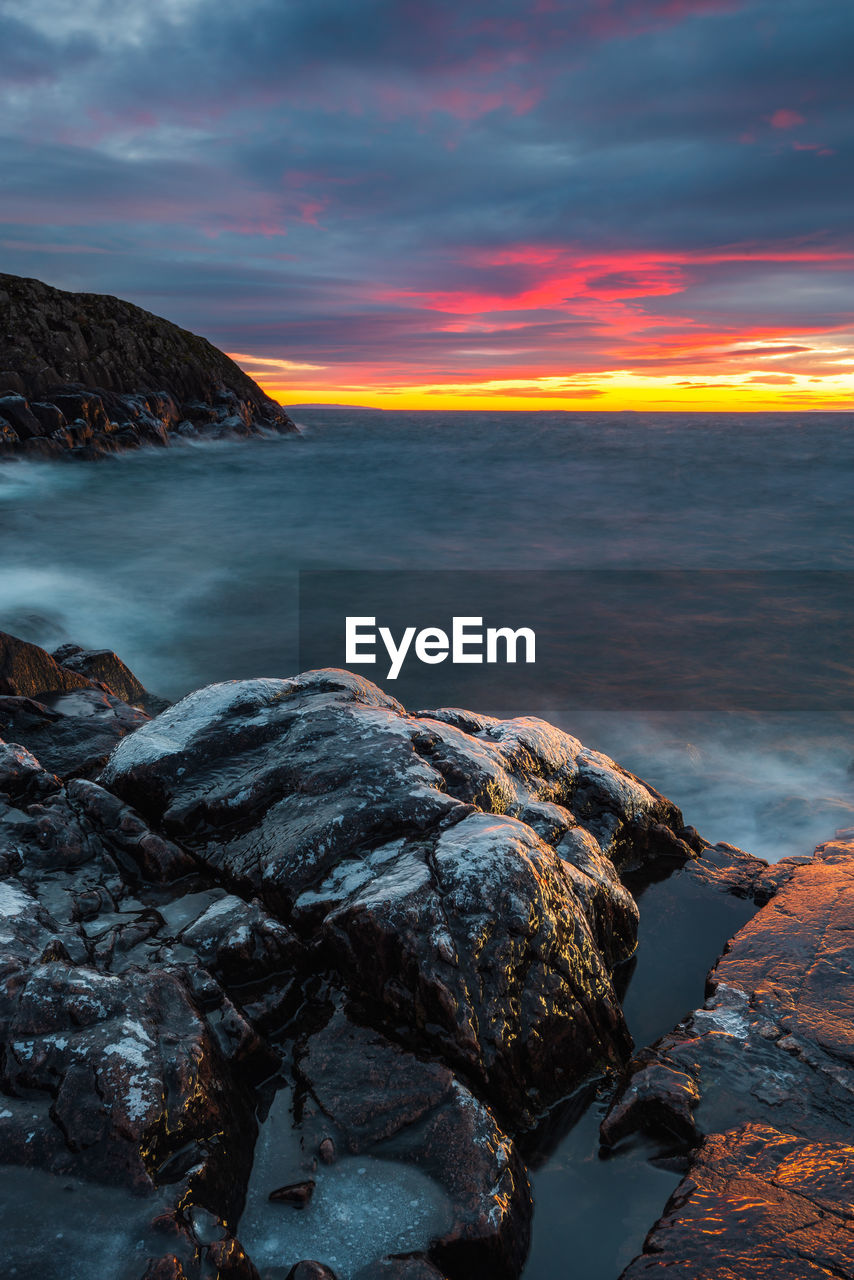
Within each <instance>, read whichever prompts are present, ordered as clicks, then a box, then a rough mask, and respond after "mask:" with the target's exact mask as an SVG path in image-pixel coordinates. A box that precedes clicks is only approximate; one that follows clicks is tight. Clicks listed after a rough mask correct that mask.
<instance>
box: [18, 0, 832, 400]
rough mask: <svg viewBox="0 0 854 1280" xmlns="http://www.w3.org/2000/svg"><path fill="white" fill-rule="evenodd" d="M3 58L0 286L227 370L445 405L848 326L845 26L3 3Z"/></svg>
mask: <svg viewBox="0 0 854 1280" xmlns="http://www.w3.org/2000/svg"><path fill="white" fill-rule="evenodd" d="M0 39H2V40H3V44H4V49H5V50H7V51H8V52H6V53H5V54H4V67H3V72H2V89H3V117H2V124H1V125H0V128H2V131H3V135H4V136H3V137H2V139H0V165H2V170H3V173H4V194H3V202H2V208H1V209H0V217H2V225H0V248H2V253H3V261H4V263H5V265H6V269H8V270H13V271H20V272H21V273H23V274H38V275H41V276H42V277H44V278H47V279H49V280H51V281H52V282H54V283H57V284H60V285H64V286H66V287H75V288H84V287H88V288H97V289H104V290H108V291H111V292H118V293H122V294H124V295H125V296H129V297H132V298H134V299H135V300H137V301H140V302H142V303H143V305H148V306H151V307H153V308H155V309H158V308H159V309H161V310H163V311H165V312H166V313H167V314H169V315H171V316H172V317H173V318H175V319H176V320H179V321H180V322H182V323H186V324H191V325H192V326H193V327H196V328H201V329H204V330H205V331H206V332H208V333H209V334H210V335H211V336H212V337H213V338H214V339H215V340H217V341H219V342H220V343H222V344H223V345H226V346H228V347H229V348H230V349H232V350H237V351H250V350H251V351H254V352H256V353H258V354H261V353H267V354H269V355H275V356H281V357H283V358H289V357H290V358H294V359H300V360H305V361H308V360H311V359H312V358H313V359H315V360H316V361H317V362H318V363H322V364H330V365H334V364H335V363H336V362H340V363H342V364H358V363H360V362H363V363H364V364H365V365H366V366H367V365H371V364H374V363H377V362H385V363H386V364H388V362H389V360H390V359H391V353H390V349H392V350H393V353H394V355H395V357H396V358H397V359H398V360H399V363H400V365H401V368H404V369H405V368H406V367H409V368H412V369H416V368H417V369H418V370H419V373H422V372H425V371H431V370H432V372H433V373H434V374H436V375H437V379H436V380H438V375H439V374H440V373H447V372H448V371H449V370H450V371H453V369H454V368H458V367H461V366H467V364H468V363H477V364H478V367H479V368H480V369H481V370H486V369H492V370H493V371H494V372H495V376H501V371H502V370H506V369H507V368H508V367H510V366H519V367H522V366H525V367H529V366H533V365H536V366H537V367H541V366H546V365H548V363H549V361H551V362H552V364H555V362H557V361H558V360H560V361H570V362H571V361H573V360H577V361H578V363H579V365H589V364H591V363H593V364H595V362H596V359H597V352H598V356H599V363H600V367H611V366H610V364H609V361H610V359H611V351H612V349H613V347H614V335H615V334H617V333H620V334H626V333H628V332H629V331H630V329H631V326H632V322H633V318H634V319H637V322H638V324H637V328H638V334H639V336H640V335H642V334H647V333H648V330H647V329H646V328H645V325H646V322H647V321H648V320H649V319H650V317H651V316H654V317H658V318H659V320H660V322H661V326H663V327H664V328H665V329H666V328H667V327H668V326H670V327H671V328H672V327H673V326H674V325H676V324H677V322H680V323H682V324H683V325H688V324H690V325H691V326H693V327H695V328H699V329H703V328H706V329H710V330H711V329H715V330H717V331H728V328H731V329H732V330H733V332H735V330H736V329H738V327H739V326H745V334H746V337H748V338H749V337H750V335H751V334H754V335H755V336H757V338H759V337H760V336H761V335H762V334H763V333H771V332H778V331H780V330H781V329H784V328H786V326H789V328H790V329H791V331H792V333H798V332H799V331H800V330H804V331H812V330H816V329H819V328H825V329H834V328H837V329H841V328H842V327H843V326H844V325H845V324H847V323H849V321H850V319H851V305H850V302H849V301H848V300H847V299H848V298H849V297H850V293H849V290H850V283H851V281H850V265H851V264H850V262H847V261H846V260H845V258H844V256H842V255H843V254H844V252H845V251H847V250H850V249H852V247H854V246H852V234H851V227H850V208H851V207H852V200H854V164H852V143H851V137H852V126H854V109H852V93H851V89H850V54H851V50H852V48H854V8H852V7H851V6H850V5H848V4H846V3H844V2H843V0H774V3H771V2H770V0H758V2H757V0H693V2H692V0H589V2H587V3H578V2H577V0H573V3H564V2H562V0H533V2H532V3H526V4H523V3H521V0H491V3H488V4H487V3H485V2H484V0H473V2H472V3H466V4H464V5H461V4H459V3H450V0H447V2H446V0H441V2H437V0H434V2H432V3H420V4H416V3H409V2H408V0H362V2H361V3H360V4H358V5H354V4H353V3H352V0H310V2H309V0H285V2H284V3H283V2H282V0H262V2H258V3H248V4H243V5H241V6H236V5H226V4H223V3H222V2H221V0H155V2H154V3H152V4H151V5H150V6H149V7H148V8H146V9H145V10H143V9H142V8H141V7H139V9H138V11H137V12H134V13H133V14H130V15H129V14H128V13H127V12H122V11H121V10H120V9H117V7H116V6H110V5H108V4H107V3H105V0H81V3H79V4H76V5H74V6H73V7H72V6H71V5H70V4H69V3H67V0H44V2H43V3H42V4H41V5H40V6H38V7H35V6H31V5H27V4H25V3H23V0H6V2H5V3H4V4H3V5H2V13H0ZM733 246H749V247H752V248H753V249H757V248H758V249H760V250H761V249H763V248H764V249H766V250H767V251H768V256H767V259H765V260H763V259H762V258H761V255H760V256H757V255H756V254H754V256H753V258H752V259H751V260H750V261H749V263H745V262H741V263H738V262H735V263H733V261H731V260H728V259H727V258H726V254H725V253H721V252H720V251H721V250H726V249H731V248H732V247H733ZM804 247H807V248H809V249H811V250H812V251H814V255H817V256H814V258H813V259H811V260H810V261H809V262H807V263H804V262H803V261H799V260H798V253H799V251H801V250H803V249H804ZM539 251H542V254H541V255H540V257H539V258H538V253H539ZM822 253H825V254H826V258H825V260H824V261H821V260H820V255H821V254H822ZM715 255H717V257H716V256H715ZM550 281H552V282H556V283H555V284H554V287H553V288H552V287H551V286H550V283H549V282H550ZM467 298H470V299H471V300H472V302H471V306H470V307H469V306H468V304H467V302H466V299H467ZM461 316H463V317H465V316H468V317H473V318H472V319H471V322H470V323H469V322H467V321H465V320H461V319H460V317H461ZM478 316H480V317H481V318H483V317H486V318H487V319H486V320H484V321H483V324H482V326H481V330H479V329H478V322H477V320H476V317H478ZM490 317H491V319H490ZM597 344H598V346H597ZM796 345H797V344H796ZM469 351H472V352H475V353H477V352H483V353H485V354H482V355H472V356H468V355H467V354H466V352H469ZM638 359H639V360H640V359H645V357H643V356H642V355H641V353H640V352H639V353H638ZM661 359H662V360H664V359H665V357H664V356H662V357H661ZM449 362H450V363H449Z"/></svg>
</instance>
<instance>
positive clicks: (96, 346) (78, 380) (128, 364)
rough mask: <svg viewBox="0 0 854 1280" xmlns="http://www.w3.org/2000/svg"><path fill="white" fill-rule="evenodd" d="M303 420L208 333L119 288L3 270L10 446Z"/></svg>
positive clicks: (254, 428)
mask: <svg viewBox="0 0 854 1280" xmlns="http://www.w3.org/2000/svg"><path fill="white" fill-rule="evenodd" d="M295 430H296V428H295V427H294V424H293V422H292V421H291V419H290V418H289V417H288V415H287V414H286V413H285V411H284V410H283V409H282V408H281V406H280V405H278V404H276V402H275V401H273V400H271V399H270V398H269V396H267V395H265V393H264V392H263V391H262V390H261V388H260V387H259V386H258V385H257V384H256V383H255V382H253V381H252V379H251V378H250V377H249V376H248V375H247V374H245V373H244V372H243V370H242V369H240V368H239V367H238V366H237V365H236V364H235V363H234V361H233V360H230V359H229V358H228V356H226V355H224V354H223V352H221V351H219V350H218V349H217V348H216V347H214V346H213V345H212V344H211V343H210V342H208V341H207V340H206V339H205V338H201V337H199V336H198V335H196V334H193V333H188V332H187V330H185V329H180V328H179V327H178V326H177V325H174V324H171V323H170V322H169V321H168V320H163V319H161V318H160V317H158V316H154V315H152V314H151V313H150V312H148V311H143V310H142V308H141V307H136V306H134V305H133V304H132V303H130V302H124V301H122V299H120V298H114V297H110V296H108V295H104V294H96V293H66V292H64V291H63V290H61V289H54V288H52V287H51V286H49V285H46V284H43V283H42V282H41V281H39V280H27V279H22V278H21V277H19V276H10V275H2V274H0V451H3V452H9V451H12V452H26V453H30V454H37V455H43V456H54V455H57V456H58V455H61V454H65V453H72V454H75V455H77V456H84V457H92V456H97V455H100V454H103V453H113V452H117V451H119V450H122V449H128V448H135V447H138V446H139V445H141V444H147V443H150V444H167V443H168V442H169V437H170V435H177V436H181V437H190V438H192V437H194V436H199V435H204V436H208V437H209V436H212V435H213V436H229V435H234V436H241V435H255V434H259V433H263V432H266V431H272V432H276V433H285V432H292V431H295Z"/></svg>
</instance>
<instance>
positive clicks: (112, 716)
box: [0, 631, 166, 778]
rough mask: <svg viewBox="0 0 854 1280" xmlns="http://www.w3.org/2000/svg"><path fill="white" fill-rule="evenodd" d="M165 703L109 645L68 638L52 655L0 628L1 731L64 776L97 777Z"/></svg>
mask: <svg viewBox="0 0 854 1280" xmlns="http://www.w3.org/2000/svg"><path fill="white" fill-rule="evenodd" d="M165 705H166V703H165V702H164V701H163V699H162V698H158V697H156V696H155V695H154V694H151V693H149V692H148V691H147V690H146V689H144V688H143V686H142V685H141V684H140V682H139V681H138V680H137V678H136V676H134V675H133V673H132V672H131V671H129V670H128V668H127V667H126V666H125V664H124V663H123V662H122V661H121V659H120V658H118V657H117V656H116V654H114V653H113V652H112V651H111V650H109V649H99V650H88V649H83V648H81V647H80V646H79V645H63V646H62V647H61V648H60V649H57V651H56V652H55V653H54V654H52V655H51V654H49V653H48V652H47V651H46V650H44V649H41V648H39V646H38V645H35V644H29V643H27V642H26V641H24V640H18V639H17V638H16V637H15V636H10V635H7V634H6V633H5V632H2V631H0V734H3V736H4V737H6V738H7V739H8V740H11V741H13V742H16V743H18V744H20V745H22V746H25V747H27V748H28V749H29V750H30V751H32V752H33V754H34V755H36V756H37V757H38V759H39V761H40V762H41V763H42V764H43V765H44V766H45V768H47V769H49V770H50V771H51V772H52V773H57V774H59V775H60V776H61V777H63V778H68V777H89V776H92V775H93V774H94V773H96V772H97V771H98V769H100V768H102V767H103V765H104V763H105V762H106V759H107V757H108V756H109V754H110V752H111V751H112V749H113V747H114V746H115V745H116V743H117V742H118V740H119V739H120V738H122V737H123V736H124V735H125V734H127V733H132V732H133V730H134V729H138V728H139V726H140V725H141V724H143V723H144V722H145V721H146V720H147V719H148V716H149V713H151V712H154V711H157V710H160V709H161V708H163V707H164V706H165Z"/></svg>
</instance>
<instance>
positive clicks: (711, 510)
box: [0, 408, 854, 859]
mask: <svg viewBox="0 0 854 1280" xmlns="http://www.w3.org/2000/svg"><path fill="white" fill-rule="evenodd" d="M295 417H296V419H297V421H298V422H299V424H300V426H301V427H302V432H303V433H302V435H301V437H300V438H296V439H282V440H275V441H267V440H259V441H248V442H240V443H220V444H209V445H204V446H187V445H184V446H176V447H173V448H171V449H169V450H157V451H154V450H150V451H145V452H141V453H137V454H129V455H124V456H121V457H118V458H115V459H110V460H108V461H105V462H102V463H97V464H88V465H87V464H73V463H46V462H26V461H25V462H8V463H5V464H3V465H2V466H0V539H2V542H0V545H1V546H2V558H0V626H2V627H4V628H5V629H7V630H10V631H12V632H15V633H16V634H19V635H22V636H24V637H26V638H28V639H31V640H34V641H37V642H38V643H41V644H45V645H47V646H49V647H53V646H55V645H57V644H59V643H61V642H62V641H65V640H69V639H70V640H75V641H77V642H78V643H81V644H84V645H87V646H95V647H110V648H113V649H115V650H116V651H117V652H118V653H119V654H120V655H121V656H122V657H123V658H124V659H125V661H127V662H128V664H129V665H130V666H131V667H132V668H133V669H134V670H135V671H136V672H137V674H138V675H139V676H140V678H141V679H142V680H143V682H144V683H145V684H146V685H147V686H148V687H149V688H150V689H152V690H154V691H156V692H159V693H162V694H165V695H166V696H169V697H173V698H174V697H177V696H179V695H181V694H183V693H185V692H187V691H188V690H190V689H192V688H195V687H198V686H199V685H202V684H205V683H209V682H211V681H213V680H221V679H228V678H231V677H242V676H255V675H289V674H292V673H293V672H295V671H296V670H297V668H298V643H297V581H298V573H299V571H300V570H301V569H398V570H399V569H479V570H487V569H489V570H501V569H503V570H514V571H519V570H522V571H525V570H533V569H537V570H542V569H594V570H595V569H603V570H604V569H630V570H650V569H655V570H659V569H681V570H691V569H701V568H704V569H739V570H745V569H784V570H794V569H798V570H800V569H806V570H815V569H818V570H822V569H837V570H840V569H841V570H852V569H854V520H852V517H851V497H850V495H851V491H852V484H851V481H852V472H853V471H854V415H850V414H821V415H819V414H812V415H810V414H805V415H782V414H776V415H775V414H759V415H743V416H742V415H732V414H721V415H706V414H702V415H682V414H669V415H639V414H616V415H597V414H567V413H536V414H532V413H518V414H481V413H477V414H474V413H472V414H463V413H453V414H440V413H427V412H424V413H403V414H388V413H386V414H381V413H374V412H371V411H362V410H345V409H317V408H315V409H310V410H309V409H304V410H298V411H296V413H295ZM732 607H733V610H734V611H735V610H736V609H737V608H738V603H737V601H736V600H733V602H732ZM625 661H626V662H627V663H628V662H631V661H632V651H631V646H630V645H627V647H626V653H625ZM846 681H847V682H850V669H849V668H843V669H841V671H840V696H841V694H842V691H843V687H842V686H843V682H846ZM848 695H849V696H848V702H849V703H850V690H849V691H848ZM507 698H508V702H509V703H510V706H509V708H508V709H509V710H510V711H512V712H514V713H516V714H525V713H526V712H527V711H528V710H529V708H527V707H526V706H525V705H521V704H520V705H518V706H516V705H514V704H513V687H512V682H511V681H508V684H507ZM842 701H843V702H844V701H845V699H842ZM475 709H482V710H489V708H477V707H476V708H475ZM549 718H551V719H553V720H554V721H555V722H556V723H558V724H560V725H561V726H562V727H564V728H566V729H568V730H569V731H571V732H573V733H575V734H576V735H577V736H579V737H581V738H582V739H583V740H584V741H585V742H586V743H587V744H588V745H590V746H594V747H597V748H599V749H601V750H604V751H606V752H607V753H608V754H610V755H613V756H614V757H615V758H617V759H618V760H620V761H621V763H623V764H625V765H626V766H627V767H629V768H631V769H632V770H634V771H635V772H636V773H638V774H640V775H641V776H642V777H643V778H645V779H646V780H647V781H649V782H651V783H653V784H654V785H655V786H657V787H658V788H659V789H661V790H662V791H664V792H665V793H666V794H667V795H669V796H670V798H671V799H673V800H674V801H676V802H677V803H678V804H679V805H680V806H681V807H682V809H683V812H684V814H685V817H686V820H687V821H688V822H691V823H693V824H694V825H695V826H696V827H697V828H698V829H699V830H700V831H701V832H702V833H703V834H704V835H705V836H706V837H707V838H708V839H711V840H727V841H729V842H730V843H733V844H738V845H740V846H742V847H744V848H747V849H749V850H750V851H751V852H753V853H757V854H759V855H760V856H763V857H766V858H769V859H776V858H779V857H781V856H784V855H786V854H792V853H807V852H809V851H810V850H811V849H812V847H813V846H814V845H815V843H816V842H817V841H819V840H821V839H824V838H827V837H828V836H830V835H832V834H833V832H834V830H836V829H837V828H840V827H847V826H851V825H852V824H854V777H852V759H854V743H853V742H852V734H851V728H852V723H851V722H852V715H851V713H850V712H848V711H845V710H838V711H837V710H834V708H833V706H832V699H827V698H825V699H824V700H823V703H822V706H821V707H820V708H818V707H817V708H816V709H815V711H809V710H806V711H798V712H788V713H785V714H782V713H781V714H775V715H770V714H764V713H758V712H751V713H748V712H744V711H741V712H739V711H735V710H733V711H726V710H722V711H716V712H715V713H714V714H712V713H709V712H707V711H706V712H701V711H699V710H698V711H696V712H692V711H690V709H689V710H686V709H685V708H684V707H683V708H681V709H680V710H679V711H674V710H672V709H670V708H668V707H667V706H666V705H665V706H662V707H661V709H660V710H655V711H653V712H648V713H644V714H640V713H637V712H633V713H631V714H630V713H617V712H614V711H613V710H612V709H609V708H602V709H601V710H597V709H596V708H595V707H593V708H589V707H587V708H585V710H584V711H583V712H577V711H570V710H567V709H566V708H563V707H561V706H555V707H554V709H553V710H550V712H549Z"/></svg>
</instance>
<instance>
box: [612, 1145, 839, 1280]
mask: <svg viewBox="0 0 854 1280" xmlns="http://www.w3.org/2000/svg"><path fill="white" fill-rule="evenodd" d="M852 1157H854V1150H852V1148H851V1147H850V1146H848V1145H846V1144H844V1143H841V1142H829V1143H820V1142H809V1141H807V1140H805V1139H803V1138H798V1137H795V1136H793V1135H792V1134H787V1133H780V1132H779V1131H778V1130H776V1129H773V1128H770V1127H769V1126H767V1125H760V1124H749V1125H747V1126H745V1127H744V1128H743V1129H740V1130H736V1131H733V1132H729V1133H726V1134H721V1135H716V1136H715V1137H712V1138H709V1139H708V1140H707V1141H706V1142H705V1143H704V1144H703V1147H702V1148H701V1150H700V1152H699V1153H698V1155H697V1158H696V1159H695V1160H694V1161H693V1163H692V1166H691V1174H690V1177H689V1178H687V1179H686V1180H685V1182H683V1183H682V1184H681V1185H680V1187H679V1188H678V1189H677V1191H676V1192H675V1194H674V1195H673V1196H672V1197H671V1200H670V1202H669V1204H668V1206H667V1209H666V1211H665V1214H664V1216H663V1218H662V1219H661V1221H660V1222H659V1223H658V1224H657V1226H656V1227H655V1228H654V1229H653V1231H651V1232H650V1234H649V1236H648V1237H647V1243H646V1248H645V1251H644V1255H643V1256H642V1257H641V1258H638V1259H637V1260H636V1261H635V1262H633V1263H632V1264H631V1266H629V1267H628V1269H627V1270H626V1271H624V1272H623V1280H641V1277H646V1276H659V1275H672V1276H678V1277H679V1278H680V1280H706V1278H707V1277H708V1278H709V1280H710V1278H711V1277H712V1276H714V1277H716V1278H717V1280H821V1278H825V1277H827V1276H836V1277H843V1278H844V1277H847V1276H851V1275H853V1274H854V1209H852V1193H854V1185H852V1183H853V1182H854V1163H852Z"/></svg>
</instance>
